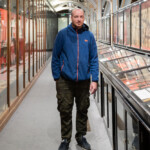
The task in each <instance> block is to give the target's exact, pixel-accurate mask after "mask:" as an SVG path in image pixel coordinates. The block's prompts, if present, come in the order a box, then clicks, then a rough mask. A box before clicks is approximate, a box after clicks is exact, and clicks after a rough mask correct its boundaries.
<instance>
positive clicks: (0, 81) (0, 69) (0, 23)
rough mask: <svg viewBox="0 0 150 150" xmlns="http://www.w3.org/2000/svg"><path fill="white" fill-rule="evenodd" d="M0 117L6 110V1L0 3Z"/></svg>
mask: <svg viewBox="0 0 150 150" xmlns="http://www.w3.org/2000/svg"><path fill="white" fill-rule="evenodd" d="M0 7H1V8H0V115H1V113H2V112H3V111H5V110H6V108H7V10H6V8H7V1H5V0H2V1H1V3H0Z"/></svg>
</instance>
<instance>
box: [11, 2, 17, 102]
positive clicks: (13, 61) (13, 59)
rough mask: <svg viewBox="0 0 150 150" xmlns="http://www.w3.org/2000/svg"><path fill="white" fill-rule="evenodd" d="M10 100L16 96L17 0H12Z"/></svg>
mask: <svg viewBox="0 0 150 150" xmlns="http://www.w3.org/2000/svg"><path fill="white" fill-rule="evenodd" d="M10 33H11V35H10V101H11V102H12V101H13V100H14V99H15V98H16V95H17V94H16V89H17V86H16V80H17V79H16V60H17V58H16V57H17V41H16V0H11V1H10Z"/></svg>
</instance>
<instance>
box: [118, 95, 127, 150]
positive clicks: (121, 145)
mask: <svg viewBox="0 0 150 150" xmlns="http://www.w3.org/2000/svg"><path fill="white" fill-rule="evenodd" d="M119 99H120V97H119V96H118V97H117V137H118V150H124V149H125V117H124V116H125V115H124V113H125V110H124V106H123V105H122V104H121V102H120V101H121V100H119Z"/></svg>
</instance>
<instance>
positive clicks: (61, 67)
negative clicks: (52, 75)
mask: <svg viewBox="0 0 150 150" xmlns="http://www.w3.org/2000/svg"><path fill="white" fill-rule="evenodd" d="M63 67H64V60H63V64H62V66H61V71H62V69H63Z"/></svg>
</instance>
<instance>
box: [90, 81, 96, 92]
mask: <svg viewBox="0 0 150 150" xmlns="http://www.w3.org/2000/svg"><path fill="white" fill-rule="evenodd" d="M96 90H97V82H91V85H90V93H91V94H94V93H95V92H96Z"/></svg>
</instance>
